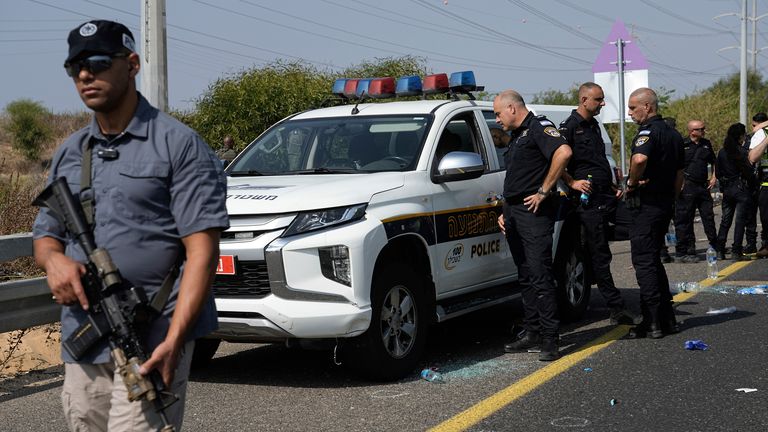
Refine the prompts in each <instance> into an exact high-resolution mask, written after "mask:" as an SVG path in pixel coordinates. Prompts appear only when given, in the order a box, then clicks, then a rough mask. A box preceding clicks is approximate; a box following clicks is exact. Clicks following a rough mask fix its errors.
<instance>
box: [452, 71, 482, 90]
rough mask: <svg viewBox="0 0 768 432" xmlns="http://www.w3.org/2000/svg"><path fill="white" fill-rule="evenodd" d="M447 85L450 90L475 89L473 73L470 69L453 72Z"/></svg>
mask: <svg viewBox="0 0 768 432" xmlns="http://www.w3.org/2000/svg"><path fill="white" fill-rule="evenodd" d="M449 86H450V88H451V90H452V91H455V92H462V93H467V92H471V91H475V90H476V89H477V85H476V84H475V73H474V72H472V71H462V72H454V73H452V74H451V79H450V81H449Z"/></svg>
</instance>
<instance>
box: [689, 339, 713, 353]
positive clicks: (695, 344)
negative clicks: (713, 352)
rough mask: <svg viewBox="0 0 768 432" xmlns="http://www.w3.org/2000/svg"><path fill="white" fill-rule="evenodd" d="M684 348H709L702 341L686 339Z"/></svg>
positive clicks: (692, 349)
mask: <svg viewBox="0 0 768 432" xmlns="http://www.w3.org/2000/svg"><path fill="white" fill-rule="evenodd" d="M685 349H687V350H691V351H695V350H700V351H706V350H708V349H709V345H707V344H705V343H704V342H702V341H700V340H687V341H685Z"/></svg>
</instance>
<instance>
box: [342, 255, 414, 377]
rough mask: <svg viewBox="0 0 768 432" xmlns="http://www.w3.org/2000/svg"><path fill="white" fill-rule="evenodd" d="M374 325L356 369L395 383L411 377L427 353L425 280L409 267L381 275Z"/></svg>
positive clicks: (375, 297) (374, 300)
mask: <svg viewBox="0 0 768 432" xmlns="http://www.w3.org/2000/svg"><path fill="white" fill-rule="evenodd" d="M372 296H373V298H372V303H373V305H372V307H373V311H372V312H373V313H372V319H371V326H370V327H369V328H368V331H366V332H365V333H364V334H363V335H362V336H361V337H360V339H361V340H360V341H359V342H361V343H360V344H358V347H357V351H358V352H357V355H356V357H357V358H356V359H355V364H354V367H355V368H356V369H358V370H359V371H360V372H362V373H363V374H364V375H365V376H367V377H369V378H374V379H380V380H392V379H397V378H400V377H402V376H405V375H407V374H408V373H409V372H411V371H412V370H413V369H414V368H415V367H416V363H417V362H418V360H419V357H420V356H421V354H422V352H423V351H424V345H425V340H426V337H427V316H428V313H427V311H426V303H427V302H426V298H425V294H424V289H423V284H422V282H421V279H420V278H419V277H418V276H417V275H416V274H415V273H414V272H413V270H411V269H410V268H408V267H407V266H406V265H405V264H398V265H389V266H386V267H384V268H382V269H380V271H378V272H377V275H376V276H375V277H374V283H373V290H372Z"/></svg>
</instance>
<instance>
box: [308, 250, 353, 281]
mask: <svg viewBox="0 0 768 432" xmlns="http://www.w3.org/2000/svg"><path fill="white" fill-rule="evenodd" d="M317 252H318V255H319V256H320V270H321V271H322V272H323V276H325V277H326V278H328V279H330V280H333V281H336V282H338V283H341V284H344V285H346V286H352V278H351V277H350V275H349V248H348V247H346V246H344V245H335V246H330V247H322V248H318V250H317Z"/></svg>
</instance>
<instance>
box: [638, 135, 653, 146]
mask: <svg viewBox="0 0 768 432" xmlns="http://www.w3.org/2000/svg"><path fill="white" fill-rule="evenodd" d="M649 139H651V137H649V136H641V137H637V139H636V140H635V147H640V146H641V145H643V144H645V143H647V142H648V140H649Z"/></svg>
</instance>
